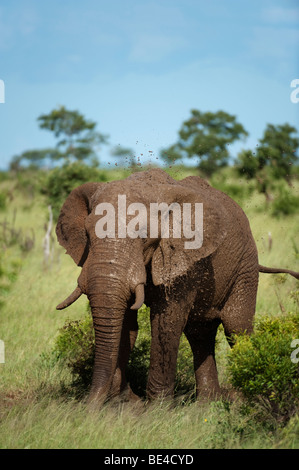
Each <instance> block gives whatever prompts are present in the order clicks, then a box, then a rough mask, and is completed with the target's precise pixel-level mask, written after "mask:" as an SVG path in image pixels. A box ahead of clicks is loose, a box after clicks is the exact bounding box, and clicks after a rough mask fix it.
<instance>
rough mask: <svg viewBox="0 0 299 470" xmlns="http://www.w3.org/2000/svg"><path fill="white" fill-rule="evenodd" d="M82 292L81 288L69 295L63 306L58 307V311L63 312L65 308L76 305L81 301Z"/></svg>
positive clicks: (62, 303)
mask: <svg viewBox="0 0 299 470" xmlns="http://www.w3.org/2000/svg"><path fill="white" fill-rule="evenodd" d="M82 293H83V292H82V290H81V289H80V287H79V286H77V287H76V289H75V290H74V291H73V292H72V293H71V295H69V296H68V297H67V298H66V299H65V300H64V301H63V302H61V304H59V305H57V307H56V310H63V309H64V308H66V307H68V306H69V305H71V304H72V303H74V302H75V301H76V300H77V299H79V297H80V295H82Z"/></svg>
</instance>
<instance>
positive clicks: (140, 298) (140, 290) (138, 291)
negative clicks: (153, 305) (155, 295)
mask: <svg viewBox="0 0 299 470" xmlns="http://www.w3.org/2000/svg"><path fill="white" fill-rule="evenodd" d="M143 304H144V284H138V286H136V288H135V303H134V305H132V307H131V310H138V309H139V308H140V307H142V305H143Z"/></svg>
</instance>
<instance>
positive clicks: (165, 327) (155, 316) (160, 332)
mask: <svg viewBox="0 0 299 470" xmlns="http://www.w3.org/2000/svg"><path fill="white" fill-rule="evenodd" d="M184 324H185V318H184V316H183V315H182V311H181V309H180V308H179V307H178V305H167V306H165V308H164V309H162V310H160V311H158V309H156V308H155V307H154V306H151V335H152V340H151V354H150V367H149V375H148V382H147V397H148V398H149V399H155V398H165V397H169V396H172V395H173V392H174V383H175V374H176V363H177V355H178V348H179V342H180V337H181V334H182V331H183V329H184Z"/></svg>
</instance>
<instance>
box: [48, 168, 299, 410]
mask: <svg viewBox="0 0 299 470" xmlns="http://www.w3.org/2000/svg"><path fill="white" fill-rule="evenodd" d="M124 197H125V202H126V207H128V208H130V210H127V212H126V213H124V212H122V213H121V212H120V209H123V207H121V206H122V204H123V202H124ZM136 203H138V204H137V205H136ZM161 203H162V204H163V203H164V204H166V206H167V207H168V210H166V212H165V211H164V212H163V211H162V210H158V211H157V212H156V213H155V214H156V215H157V217H158V222H157V220H156V219H154V218H153V216H152V213H151V209H152V208H153V207H154V208H157V207H158V209H159V208H160V207H162V206H160V204H161ZM128 204H130V205H129V206H128ZM173 204H174V205H173ZM164 207H165V206H164ZM183 207H185V208H186V214H187V213H188V211H187V209H188V210H189V222H190V221H191V222H190V226H189V227H188V226H187V225H186V224H185V225H186V227H187V229H188V228H189V232H188V230H187V229H186V227H185V226H184V227H183V229H184V230H182V227H181V231H180V232H179V231H178V230H177V227H178V224H177V222H179V219H178V217H179V215H180V213H179V211H177V212H176V214H175V210H174V209H176V210H177V209H178V208H179V209H182V208H183ZM105 208H106V209H105ZM111 208H112V209H113V210H112V212H109V211H110V209H111ZM136 208H137V209H136ZM140 208H143V209H144V210H143V212H142V211H141V209H140ZM195 209H201V210H202V219H201V220H202V225H201V226H200V225H199V224H197V222H198V220H197V222H196V213H195ZM138 211H139V212H138ZM141 212H142V217H141V216H140V213H141ZM120 213H121V214H122V219H121V217H120ZM136 213H137V215H138V214H139V217H137V216H136ZM124 214H125V215H124ZM165 214H166V215H167V214H168V215H169V219H168V223H169V226H168V232H167V230H166V232H165V225H164V226H163V227H162V222H163V221H164V219H163V217H165ZM100 215H102V218H101V217H99V216H100ZM116 215H118V220H116V219H117V217H116ZM134 215H135V218H134V217H133V216H134ZM113 217H115V220H113ZM136 217H137V219H136ZM120 219H121V220H120ZM124 219H125V220H124ZM162 219H163V220H162ZM198 219H200V217H199V218H198ZM186 220H187V217H186ZM128 221H129V222H128ZM137 221H138V223H137ZM104 222H105V223H104ZM124 222H125V223H127V226H126V225H123V223H124ZM130 222H131V232H130V231H129V225H130ZM135 223H136V224H135ZM151 223H152V224H153V223H154V224H156V225H155V226H154V228H153V230H152V226H151V227H150V228H151V230H150V232H149V231H148V227H149V226H150V224H151ZM163 223H164V222H163ZM132 224H133V225H134V224H135V228H136V227H138V230H135V231H134V230H132ZM124 227H125V228H126V229H127V231H124ZM113 228H114V229H116V228H117V230H114V232H113ZM162 228H163V230H162ZM192 230H193V232H192ZM186 232H187V233H186ZM190 233H191V234H195V233H198V234H199V235H201V239H200V240H199V241H200V243H198V246H197V247H195V248H193V247H191V248H190V247H189V248H188V249H187V248H186V242H188V241H189V243H190V239H191V236H190ZM56 235H57V239H58V242H59V243H60V245H62V247H64V248H65V249H66V253H67V254H69V255H70V256H71V257H72V258H73V260H74V262H75V263H76V264H77V266H80V267H81V268H82V269H81V272H80V275H79V277H78V282H77V287H76V288H75V290H74V291H73V292H72V294H71V295H70V296H69V297H67V298H66V300H64V301H63V302H62V303H60V304H59V305H58V306H57V307H56V308H57V309H58V310H61V309H64V308H66V307H68V306H69V305H71V304H72V303H73V302H74V301H75V300H77V299H78V298H79V297H80V295H82V294H85V295H87V297H88V300H89V303H90V307H91V312H92V318H93V326H94V332H95V357H94V366H93V376H92V383H91V388H90V392H89V401H90V402H93V403H97V404H99V405H101V404H103V403H105V402H106V401H107V400H109V399H111V398H113V397H116V396H119V395H123V394H124V395H126V396H129V397H131V398H132V399H134V398H136V396H135V395H134V393H133V392H132V390H131V388H130V385H129V384H128V383H127V381H126V366H127V363H128V360H129V357H130V353H131V351H132V349H133V347H134V343H135V341H136V337H137V333H138V319H137V313H138V309H139V308H140V307H141V306H142V305H143V304H146V305H147V306H149V307H150V321H151V351H150V366H149V371H148V379H147V389H146V393H147V397H148V400H153V399H155V398H158V397H172V396H173V394H174V383H175V374H176V362H177V354H178V347H179V341H180V337H181V335H182V333H183V332H184V334H185V335H186V337H187V339H188V341H189V343H190V346H191V350H192V353H193V362H194V373H195V381H196V396H197V398H198V399H199V400H201V399H205V398H209V399H210V398H213V397H217V396H219V395H220V386H219V381H218V374H217V368H216V362H215V337H216V333H217V329H218V327H219V325H220V324H222V325H223V328H224V331H225V335H226V337H227V339H228V342H229V344H230V345H231V346H233V343H232V337H233V335H234V334H240V333H242V332H246V333H248V334H250V333H251V332H252V330H253V319H254V314H255V307H256V294H257V288H258V278H259V272H262V273H276V272H285V273H289V274H291V275H292V276H294V277H296V278H297V279H299V273H298V272H294V271H290V270H288V269H279V268H267V267H265V266H261V265H260V264H259V262H258V253H257V248H256V244H255V241H254V239H253V236H252V233H251V229H250V225H249V221H248V219H247V217H246V215H245V213H244V212H243V210H242V209H241V208H240V206H239V205H238V204H237V203H236V202H235V201H234V200H233V199H231V198H230V197H229V196H227V195H226V194H225V193H223V192H221V191H219V190H217V189H215V188H213V187H212V186H210V184H209V183H208V182H206V181H205V180H204V179H202V178H200V177H199V176H188V177H186V178H184V179H182V180H174V179H173V178H171V177H170V176H169V175H168V174H167V173H166V172H165V171H163V170H162V169H158V168H155V169H151V170H148V171H140V172H136V173H133V174H131V175H130V176H129V177H127V178H126V179H123V180H119V181H111V182H106V183H94V182H90V183H85V184H83V185H81V186H79V187H77V188H75V189H74V190H73V191H72V192H71V193H70V194H69V196H68V197H67V199H66V200H65V202H64V204H63V206H62V208H61V212H60V215H59V218H58V221H57V226H56ZM129 235H130V236H129ZM194 237H195V235H194Z"/></svg>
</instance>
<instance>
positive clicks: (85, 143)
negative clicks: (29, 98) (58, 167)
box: [37, 106, 107, 162]
mask: <svg viewBox="0 0 299 470" xmlns="http://www.w3.org/2000/svg"><path fill="white" fill-rule="evenodd" d="M37 120H38V121H39V126H40V128H41V129H47V130H50V131H52V132H54V135H55V137H56V138H60V140H59V141H58V142H57V146H56V147H57V149H58V150H59V153H57V154H56V157H57V158H62V159H64V160H65V162H71V161H82V160H88V159H93V161H96V159H97V157H96V149H97V147H98V146H99V145H101V144H104V143H107V136H105V135H103V134H101V133H100V132H97V131H96V123H95V122H93V121H89V120H86V119H85V117H84V116H83V115H82V114H80V113H79V112H78V111H70V110H68V109H66V108H65V107H64V106H60V107H59V108H58V109H53V110H52V111H51V112H50V113H49V114H42V115H41V116H39V117H38V119H37Z"/></svg>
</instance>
